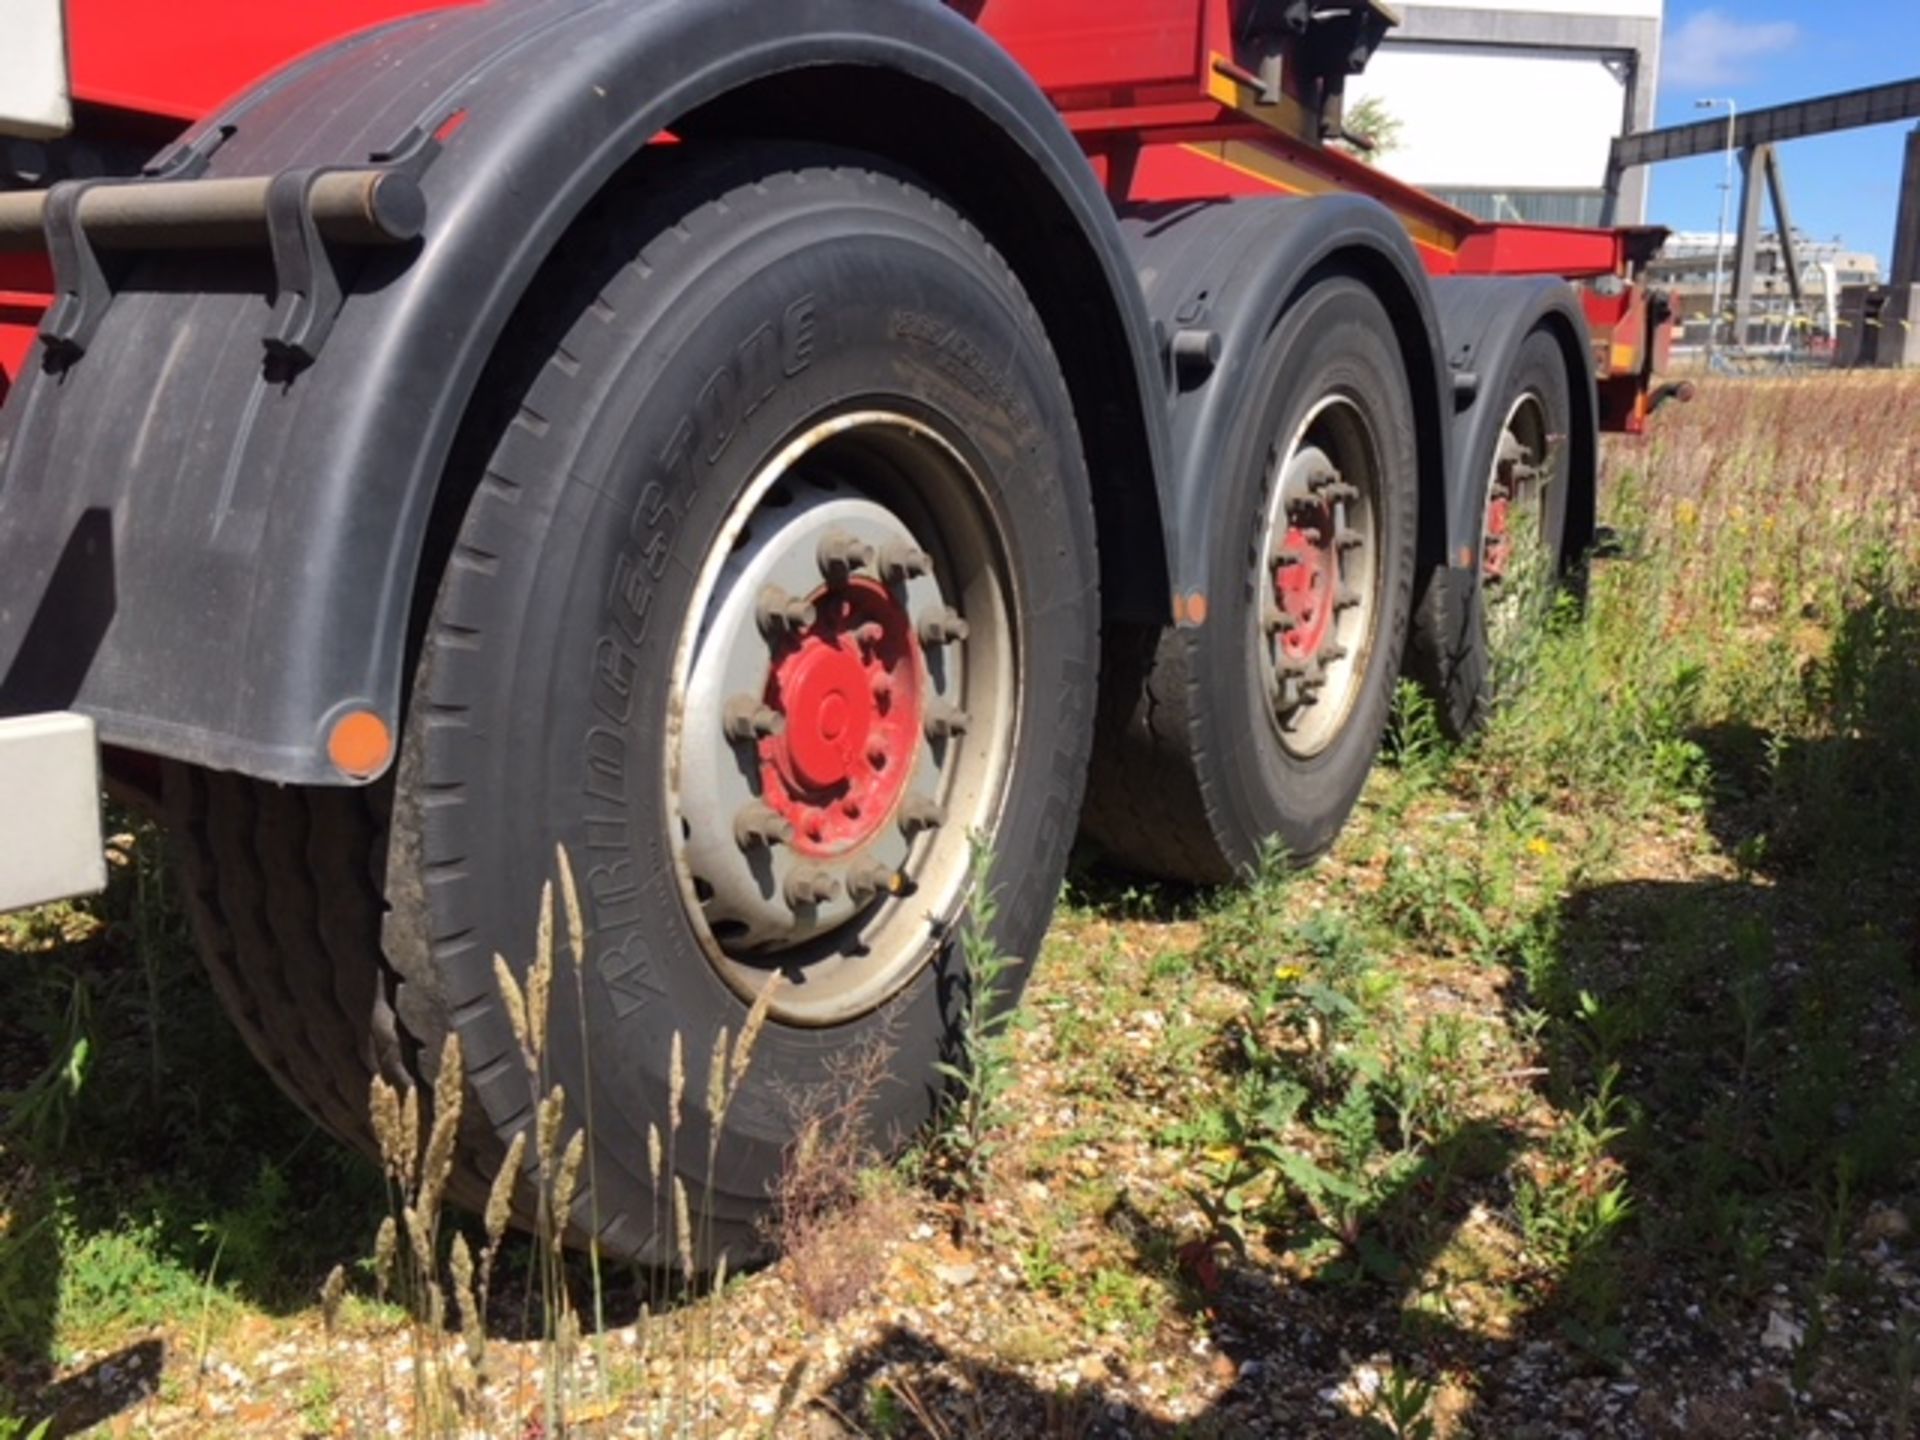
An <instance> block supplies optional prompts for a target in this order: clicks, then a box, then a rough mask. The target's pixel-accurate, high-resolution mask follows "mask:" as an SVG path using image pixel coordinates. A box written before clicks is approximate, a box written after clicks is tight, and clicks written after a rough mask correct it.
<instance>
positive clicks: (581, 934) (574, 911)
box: [553, 845, 587, 975]
mask: <svg viewBox="0 0 1920 1440" xmlns="http://www.w3.org/2000/svg"><path fill="white" fill-rule="evenodd" d="M553 851H554V861H555V863H556V865H557V867H558V869H559V871H560V903H561V906H562V908H564V909H565V911H566V915H567V948H568V949H569V950H571V951H572V952H573V968H574V973H575V974H576V975H578V974H579V973H580V972H581V971H583V970H585V969H586V968H587V922H586V919H585V917H584V916H583V915H582V914H581V912H580V887H579V886H578V885H576V884H575V883H574V878H573V860H572V858H571V857H570V856H569V855H568V854H567V847H566V846H564V845H556V846H554V847H553Z"/></svg>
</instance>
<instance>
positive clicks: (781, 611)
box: [754, 585, 818, 640]
mask: <svg viewBox="0 0 1920 1440" xmlns="http://www.w3.org/2000/svg"><path fill="white" fill-rule="evenodd" d="M817 618H818V614H817V612H816V611H815V610H814V608H813V603H812V602H811V601H809V600H802V599H800V598H799V597H797V596H793V595H789V594H787V592H786V591H784V590H782V589H781V588H780V587H779V586H778V585H769V586H767V587H766V589H764V590H762V591H761V592H760V600H759V603H758V604H757V605H755V607H754V619H755V620H756V621H758V622H759V625H760V633H761V634H762V635H764V636H766V637H767V638H768V639H769V640H773V639H777V638H778V637H780V636H782V635H790V634H793V633H795V632H796V631H800V630H804V629H806V628H807V627H808V626H809V625H811V624H813V622H814V620H815V619H817Z"/></svg>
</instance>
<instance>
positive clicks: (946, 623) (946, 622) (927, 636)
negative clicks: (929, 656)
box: [920, 605, 967, 646]
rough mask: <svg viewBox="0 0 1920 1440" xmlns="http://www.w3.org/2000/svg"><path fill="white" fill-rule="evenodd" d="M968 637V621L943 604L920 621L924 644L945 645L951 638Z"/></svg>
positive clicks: (962, 638)
mask: <svg viewBox="0 0 1920 1440" xmlns="http://www.w3.org/2000/svg"><path fill="white" fill-rule="evenodd" d="M966 638H967V622H966V621H965V620H962V619H961V618H960V617H959V616H958V615H957V614H955V613H954V612H953V611H952V610H950V609H948V608H947V607H946V606H944V605H942V606H940V607H939V608H938V609H936V610H934V611H933V612H932V613H931V614H929V615H928V616H927V617H926V619H924V620H922V621H921V622H920V643H921V644H922V645H929V646H938V645H945V644H946V643H947V642H948V641H949V640H964V639H966Z"/></svg>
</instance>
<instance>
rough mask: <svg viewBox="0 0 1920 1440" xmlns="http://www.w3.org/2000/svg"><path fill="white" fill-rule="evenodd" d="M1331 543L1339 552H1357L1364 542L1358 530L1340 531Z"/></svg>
mask: <svg viewBox="0 0 1920 1440" xmlns="http://www.w3.org/2000/svg"><path fill="white" fill-rule="evenodd" d="M1333 543H1334V547H1335V548H1336V549H1339V550H1358V549H1359V548H1360V547H1361V546H1362V545H1363V544H1365V543H1366V540H1365V537H1364V536H1362V535H1361V533H1360V532H1359V531H1358V530H1342V531H1340V532H1339V533H1338V534H1337V535H1335V536H1334V537H1333Z"/></svg>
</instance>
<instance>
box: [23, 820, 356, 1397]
mask: <svg viewBox="0 0 1920 1440" xmlns="http://www.w3.org/2000/svg"><path fill="white" fill-rule="evenodd" d="M115 819H116V820H118V821H119V822H120V823H122V824H125V825H126V826H127V827H128V831H129V833H130V834H131V835H133V836H134V839H133V840H132V841H130V842H128V843H125V844H122V845H116V846H115V847H114V849H115V853H116V854H117V855H118V856H119V857H120V858H121V860H122V862H123V863H120V864H117V865H115V866H114V867H113V868H112V870H111V872H110V874H111V886H110V888H109V890H108V892H107V894H106V895H104V896H102V897H100V898H99V899H98V900H97V901H90V902H87V903H85V904H84V905H75V906H64V907H52V908H51V909H49V910H45V911H39V912H33V913H32V914H31V915H28V916H13V917H0V1416H4V1415H7V1414H9V1413H13V1412H24V1413H25V1414H28V1415H32V1416H35V1417H40V1416H53V1417H55V1418H56V1425H55V1427H54V1429H53V1431H52V1433H53V1434H56V1435H58V1434H65V1433H71V1432H72V1431H73V1430H76V1429H79V1428H83V1427H84V1426H85V1425H91V1424H95V1423H98V1422H99V1421H101V1420H103V1419H106V1418H108V1416H109V1415H110V1414H112V1413H113V1412H114V1409H115V1408H124V1407H126V1406H131V1405H134V1404H138V1403H139V1402H140V1401H141V1400H143V1399H144V1398H145V1397H146V1395H147V1394H149V1393H150V1392H151V1390H152V1387H153V1385H154V1384H156V1383H157V1381H158V1376H159V1371H160V1365H159V1360H160V1358H161V1357H160V1349H159V1342H157V1341H152V1340H143V1339H141V1338H140V1337H141V1336H142V1335H144V1334H151V1333H152V1332H153V1331H155V1330H159V1329H168V1330H176V1329H178V1328H179V1327H181V1326H183V1325H191V1323H192V1322H193V1319H194V1317H196V1316H203V1315H208V1314H213V1315H215V1316H216V1317H217V1314H218V1310H219V1307H220V1306H221V1305H223V1304H226V1305H231V1303H232V1302H233V1301H234V1300H238V1301H241V1302H244V1303H245V1304H247V1305H250V1306H254V1307H257V1308H259V1309H261V1310H264V1311H266V1312H267V1313H269V1314H290V1313H294V1312H296V1311H299V1310H302V1309H305V1308H308V1307H310V1306H311V1305H312V1304H313V1302H314V1297H315V1295H316V1293H317V1290H318V1287H319V1284H320V1282H321V1280H322V1279H323V1278H324V1277H325V1275H326V1273H327V1272H328V1270H330V1269H331V1268H332V1267H333V1266H334V1265H335V1264H345V1265H348V1266H349V1267H351V1266H352V1264H353V1262H354V1261H355V1260H356V1259H357V1258H358V1257H361V1256H364V1255H366V1254H367V1253H368V1251H369V1249H370V1246H371V1237H372V1236H373V1234H374V1231H375V1230H376V1229H377V1227H378V1225H379V1221H380V1217H381V1216H383V1215H384V1214H385V1213H386V1203H385V1198H384V1194H383V1192H382V1189H381V1186H380V1183H379V1177H378V1175H377V1174H376V1172H375V1171H374V1170H373V1168H372V1167H371V1166H370V1165H367V1164H365V1163H364V1162H362V1161H360V1160H359V1159H358V1158H356V1157H354V1156H352V1155H349V1154H348V1153H346V1152H345V1151H344V1150H343V1149H342V1148H341V1147H340V1146H338V1145H336V1144H335V1143H334V1142H333V1141H332V1140H331V1139H329V1138H328V1137H327V1136H326V1135H325V1134H323V1133H322V1132H320V1131H319V1130H317V1129H316V1128H315V1127H314V1126H313V1124H312V1123H311V1122H310V1121H308V1120H307V1119H306V1118H305V1117H304V1116H303V1115H301V1114H300V1112H299V1111H298V1110H297V1109H295V1108H294V1106H293V1105H292V1104H291V1102H289V1101H287V1100H286V1099H285V1098H284V1097H283V1096H281V1094H280V1093H279V1092H278V1091H277V1090H276V1089H275V1088H274V1086H273V1084H272V1082H271V1081H269V1080H268V1079H267V1078H266V1076H265V1075H264V1074H263V1072H262V1071H261V1070H260V1068H259V1067H258V1066H257V1065H256V1064H255V1062H254V1061H253V1059H252V1057H251V1056H250V1055H249V1054H248V1053H247V1051H246V1049H245V1046H244V1045H243V1044H242V1042H241V1041H240V1039H239V1037H238V1036H237V1035H236V1034H235V1033H234V1031H233V1029H232V1027H231V1026H230V1025H228V1024H227V1022H226V1019H225V1017H224V1016H223V1015H221V1014H220V1012H219V1007H218V1003H217V1001H216V1000H215V998H214V996H213V993H212V990H211V987H210V986H209V985H208V983H207V980H206V977H205V975H204V973H203V972H202V971H201V969H200V966H199V962H198V960H197V958H196V957H195V956H194V955H193V953H192V948H191V945H190V942H189V940H188V938H187V935H186V931H185V927H184V924H183V922H182V920H181V918H180V916H179V914H178V912H177V911H176V910H175V908H174V906H173V902H172V898H171V896H172V890H171V887H170V886H169V885H168V884H167V883H166V878H165V875H164V871H163V865H164V861H163V858H162V856H161V853H160V852H161V849H162V846H161V843H160V839H159V837H158V836H157V835H155V834H153V833H151V832H148V831H145V830H144V829H142V828H141V827H139V826H138V825H137V824H135V822H132V821H131V820H128V819H126V818H125V817H115ZM135 1342H137V1343H135ZM76 1348H78V1349H81V1350H83V1351H84V1352H85V1354H86V1355H88V1356H89V1357H93V1358H91V1359H90V1360H89V1362H88V1363H87V1364H85V1365H83V1366H82V1368H81V1369H80V1370H79V1371H78V1372H76V1373H75V1374H72V1375H70V1376H68V1377H67V1378H65V1379H63V1380H61V1381H60V1382H59V1383H58V1384H57V1385H56V1384H52V1383H51V1380H52V1376H53V1375H54V1373H55V1372H56V1370H57V1369H58V1368H60V1367H62V1366H64V1365H66V1364H68V1363H70V1362H71V1359H72V1352H73V1351H74V1350H75V1349H76ZM101 1357H104V1358H101ZM9 1396H11V1404H9V1403H8V1397H9Z"/></svg>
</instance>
